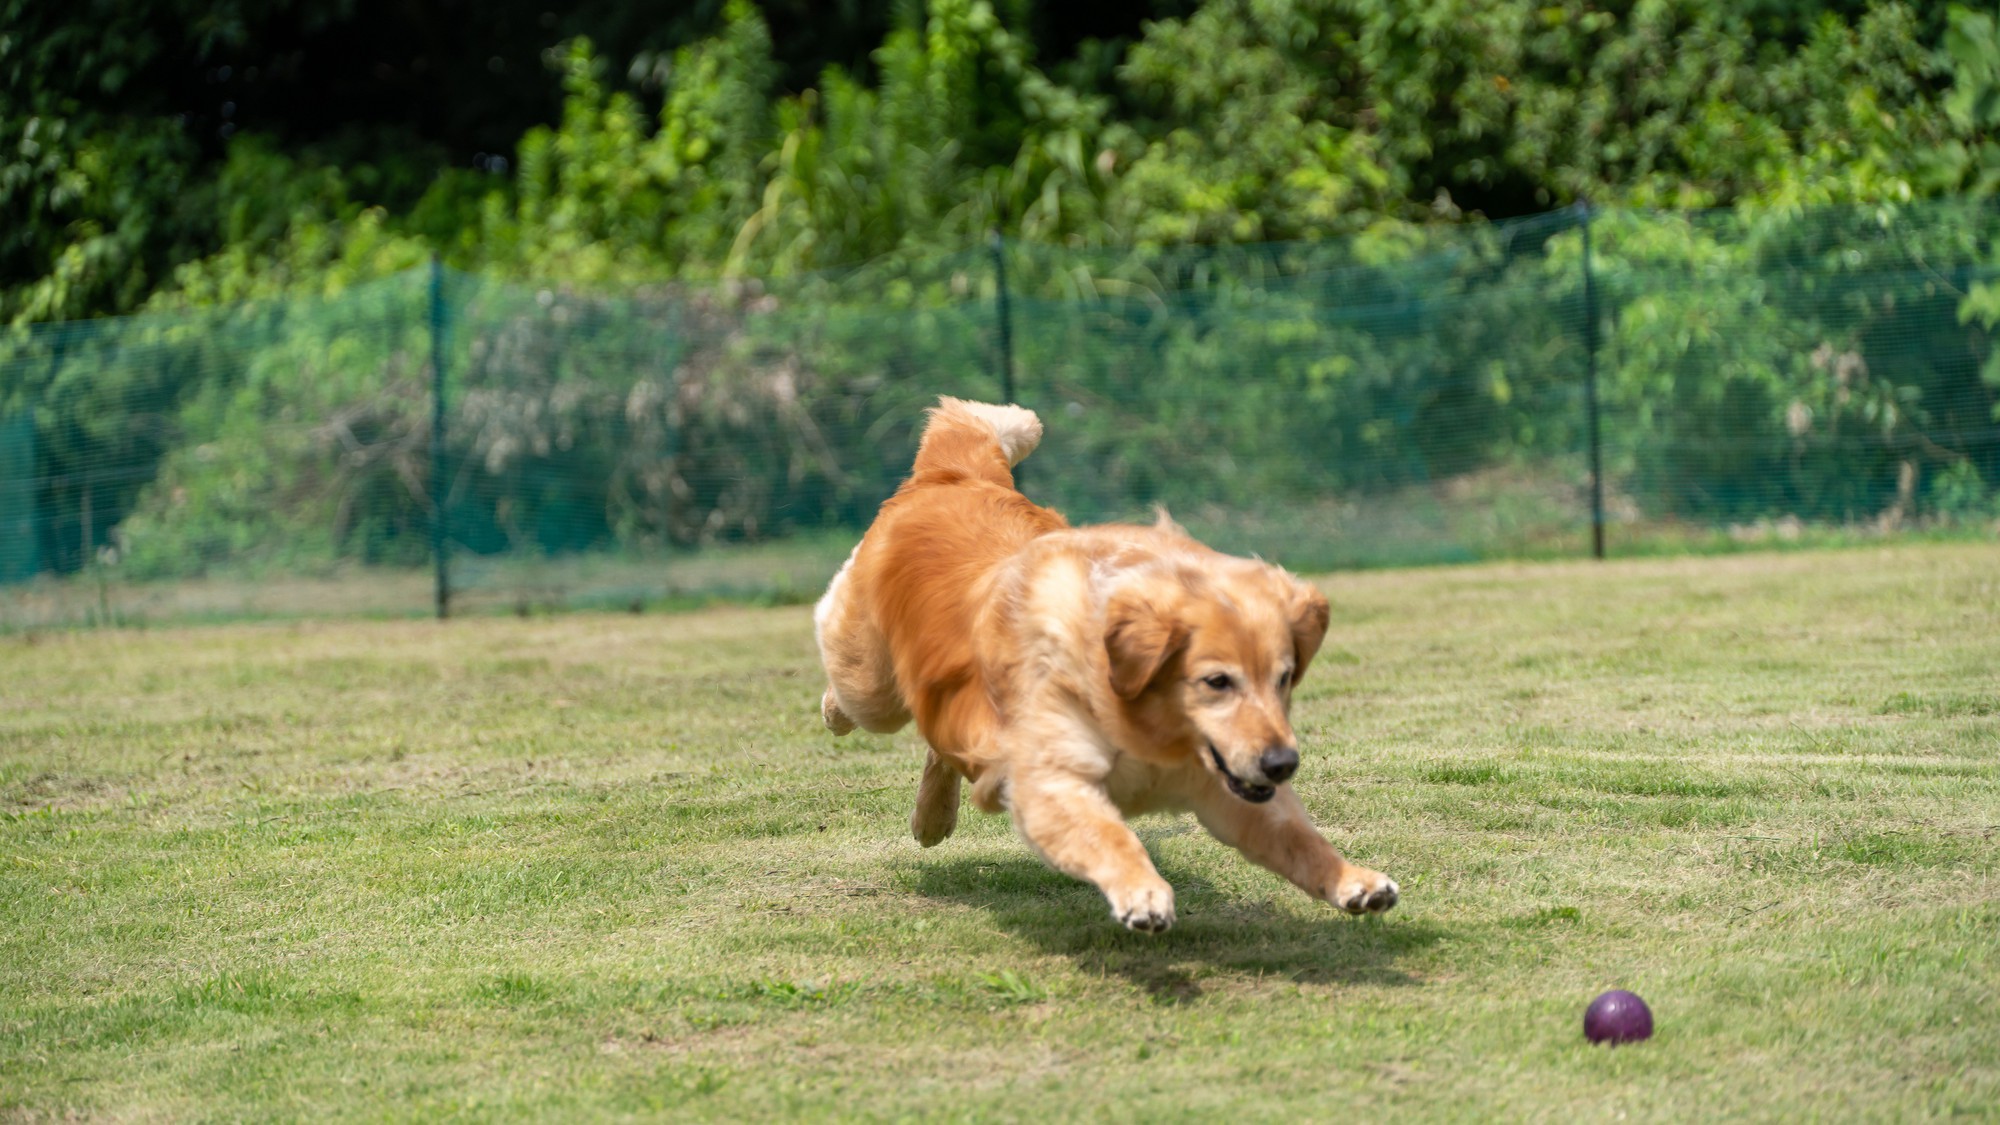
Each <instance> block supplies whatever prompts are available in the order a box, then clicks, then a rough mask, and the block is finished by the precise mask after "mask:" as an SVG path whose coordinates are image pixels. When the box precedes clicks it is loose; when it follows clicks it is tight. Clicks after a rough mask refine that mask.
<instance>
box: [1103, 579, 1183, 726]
mask: <svg viewBox="0 0 2000 1125" xmlns="http://www.w3.org/2000/svg"><path fill="white" fill-rule="evenodd" d="M1187 640H1188V626H1187V623H1186V622H1185V621H1182V620H1181V615H1180V614H1179V613H1178V612H1177V611H1176V610H1175V608H1174V607H1173V605H1171V604H1170V602H1169V601H1168V599H1164V598H1159V597H1156V596H1148V592H1147V591H1144V590H1126V591H1123V592H1121V593H1119V594H1117V595H1115V596H1114V597H1113V598H1112V599H1111V604H1109V605H1108V606H1106V607H1105V611H1104V651H1105V653H1106V654H1107V655H1108V656H1109V657H1110V661H1111V690H1112V691H1115V692H1117V693H1118V698H1120V699H1137V698H1138V697H1139V693H1140V692H1143V691H1145V690H1146V685H1147V684H1150V683H1152V682H1153V677H1155V676H1157V675H1159V674H1160V669H1161V667H1162V666H1164V665H1165V664H1166V662H1167V661H1168V660H1169V659H1171V658H1172V657H1173V655H1174V654H1175V653H1176V652H1179V651H1180V649H1181V646H1182V645H1185V644H1186V643H1187Z"/></svg>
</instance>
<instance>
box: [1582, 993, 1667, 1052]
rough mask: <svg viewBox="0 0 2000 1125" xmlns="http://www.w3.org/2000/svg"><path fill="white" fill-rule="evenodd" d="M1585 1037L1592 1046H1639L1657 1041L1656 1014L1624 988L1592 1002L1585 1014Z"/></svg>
mask: <svg viewBox="0 0 2000 1125" xmlns="http://www.w3.org/2000/svg"><path fill="white" fill-rule="evenodd" d="M1583 1036H1584V1038H1586V1039H1588V1040H1590V1041H1591V1042H1592V1043H1637V1042H1638V1041H1639V1040H1641V1039H1650V1038H1652V1037H1653V1010H1652V1009H1651V1008H1648V1007H1646V1002H1645V1001H1644V1000H1641V999H1639V998H1638V997H1637V996H1634V995H1633V994H1632V993H1630V992H1627V991H1625V990H1624V989H1622V988H1617V989H1613V990H1611V991H1610V992H1607V993H1605V994H1604V995H1602V996H1599V997H1598V998H1597V999H1595V1000H1592V1001H1591V1002H1590V1007H1589V1008H1588V1009H1586V1010H1585V1011H1584V1013H1583Z"/></svg>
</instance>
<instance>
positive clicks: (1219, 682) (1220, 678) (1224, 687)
mask: <svg viewBox="0 0 2000 1125" xmlns="http://www.w3.org/2000/svg"><path fill="white" fill-rule="evenodd" d="M1201 682H1202V683H1204V684H1207V685H1208V686H1209V687H1212V688H1214V689H1215V690H1217V691H1228V690H1229V689H1230V688H1233V687H1235V686H1236V681H1235V680H1232V679H1230V678H1229V677H1228V676H1226V675H1223V674H1222V673H1221V672H1217V673H1216V674H1215V675H1213V676H1203V677H1202V678H1201Z"/></svg>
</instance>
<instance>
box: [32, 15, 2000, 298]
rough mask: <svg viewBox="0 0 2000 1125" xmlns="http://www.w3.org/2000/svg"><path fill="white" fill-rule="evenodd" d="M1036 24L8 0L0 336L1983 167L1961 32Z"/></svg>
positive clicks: (1877, 24) (1911, 180) (1774, 26)
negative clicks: (331, 286) (988, 243)
mask: <svg viewBox="0 0 2000 1125" xmlns="http://www.w3.org/2000/svg"><path fill="white" fill-rule="evenodd" d="M1092 7H1093V8H1095V7H1098V6H1092ZM1065 10H1066V9H1065V8H1064V6H1060V5H1050V4H1039V3H1035V2H1032V0H1014V2H1012V3H1008V2H1002V3H1000V4H998V5H997V6H996V5H994V4H990V3H988V0H932V2H931V3H928V4H924V5H917V4H913V3H903V4H896V5H886V4H866V3H860V4H854V5H837V6H818V5H806V4H798V3H786V2H774V3H771V4H769V5H768V6H767V7H766V8H764V9H760V8H759V7H758V6H756V5H755V4H753V3H751V2H750V0H728V2H727V3H708V4H699V5H695V6H693V7H692V8H691V9H689V10H688V11H687V12H685V13H684V14H683V15H681V16H680V17H678V18H676V19H673V20H669V21H666V22H665V23H663V24H660V25H657V26H641V23H642V21H641V20H640V19H639V18H638V17H637V16H636V15H634V14H633V12H632V11H631V10H630V9H628V8H625V7H622V6H617V5H612V4H608V3H598V4H587V5H583V6H580V7H576V8H575V9H573V10H570V11H568V12H566V13H565V14H563V15H561V16H558V15H557V14H556V13H553V12H543V11H541V10H540V9H539V8H538V7H537V6H536V5H533V4H526V5H524V4H519V3H500V4H495V5H482V6H481V11H480V14H479V16H478V18H473V15H472V13H471V12H470V11H458V10H457V9H456V7H455V6H454V5H452V4H449V3H442V4H439V5H436V6H434V7H428V8H426V7H415V6H409V5H388V4H370V3H330V2H325V0H238V3H236V4H233V5H224V6H222V7H219V8H218V7H216V6H213V5H191V4H187V3H185V2H184V0H152V2H151V3H148V4H143V5H130V4H111V3H107V2H104V0H92V2H86V3H80V4H76V5H69V6H58V5H49V4H41V3H35V2H34V0H4V12H0V14H3V15H4V19H0V27H4V28H5V29H6V30H5V31H0V133H4V136H0V154H4V155H0V161H3V162H4V163H0V315H4V317H5V318H6V319H9V320H14V321H35V320H49V319H63V318H74V317H80V316H87V315H93V314H99V313H105V312H118V311H124V310H129V309H132V308H134V307H137V306H139V305H140V304H143V303H144V302H146V301H147V300H148V299H167V298H166V297H165V296H164V295H166V294H175V293H179V292H181V291H183V290H185V291H188V292H189V293H190V295H192V296H195V297H196V298H197V299H207V298H213V297H216V296H224V295H232V294H240V293H244V292H249V291H253V290H257V289H260V288H270V287H275V286H279V285H286V286H292V285H297V284H301V283H318V282H319V280H320V277H321V274H322V273H324V272H326V271H328V270H332V271H335V272H339V271H340V270H342V269H347V270H352V269H353V268H354V267H355V265H356V263H357V261H358V260H361V259H368V258H372V257H374V256H375V255H377V254H379V253H380V252H381V251H380V249H379V247H378V246H377V243H379V242H380V241H381V240H382V239H384V238H385V237H393V238H395V239H401V240H406V241H407V242H408V244H409V247H408V249H407V251H406V255H409V254H416V253H419V252H420V248H421V247H423V246H426V245H430V244H441V245H444V246H446V247H448V248H449V249H450V251H451V255H452V259H453V261H454V262H456V263H457V264H460V265H463V266H468V267H478V268H492V269H498V270H501V271H503V272H507V273H512V274H516V275H540V276H565V277H579V276H609V275H620V274H626V275H634V276H643V277H647V278H659V277H661V276H666V275H675V274H687V273H694V274H699V275H707V274H712V273H715V272H720V271H735V272H742V273H749V274H770V273H781V272H786V271H796V270H801V269H811V268H817V267H825V266H831V265H840V264H844V263H848V262H853V261H858V260H863V259H867V258H871V257H874V256H876V255H879V254H882V253H885V252H889V251H894V250H924V249H939V248H942V249H958V248H960V247H963V246H965V245H967V244H969V243H971V242H973V241H974V240H976V239H977V238H979V237H981V236H982V235H983V234H984V232H986V231H987V230H989V229H1000V230H1003V231H1007V232H1009V233H1015V234H1018V235H1020V236H1021V237H1024V238H1028V239H1033V240H1039V241H1056V242H1062V243H1065V244H1072V245H1074V244H1087V245H1126V244H1131V243H1134V242H1160V243H1181V242H1231V241H1245V240H1270V239H1291V238H1315V237H1324V236H1327V235H1329V234H1335V233H1344V232H1351V231H1354V230H1358V229H1361V228H1363V227H1365V226H1367V225H1368V224H1369V223H1371V222H1373V221H1376V220H1378V219H1381V218H1383V217H1391V218H1398V219H1410V220H1429V219H1432V218H1434V217H1439V216H1442V217H1446V218H1456V217H1457V216H1459V215H1461V214H1483V215H1486V216H1488V217H1493V218H1500V217H1507V216H1511V215H1518V214H1525V213H1530V212H1534V211H1540V210H1546V209H1550V208H1553V207H1557V206H1560V205H1562V204H1565V203H1568V202H1571V201H1573V200H1576V199H1579V198H1590V199H1593V200H1595V201H1597V202H1599V203H1602V204H1615V203H1620V202H1629V203H1637V204H1647V205H1664V206H1671V207H1689V206H1710V205H1718V204H1722V205H1726V204H1734V203H1746V202H1747V203H1765V204H1784V205H1798V204H1805V203H1813V202H1835V201H1848V200H1860V201H1888V202H1897V201H1905V200H1909V199H1915V198H1923V197H1930V196H1939V195H1952V194H1961V193H1967V192H1972V193H1980V192H1986V191H1989V190H1991V189H1992V188H1993V187H1994V186H1995V185H1996V182H2000V140H1997V139H1996V127H1997V126H2000V70H1996V67H2000V64H1996V62H1995V59H1996V57H2000V49H1996V48H2000V40H1996V38H1995V34H1994V21H1993V19H1992V17H1991V16H1990V15H1986V14H1982V13H1975V12H1973V11H1971V10H1961V9H1955V8H1954V9H1943V8H1940V7H1938V6H1934V5H1915V4H1906V3H1900V2H1894V0H1891V2H1874V3H1856V2H1852V0H1848V2H1841V0H1763V2H1760V3H1756V4H1741V3H1734V2H1730V3H1724V2H1721V0H1625V2H1617V0H1614V2H1608V3H1607V2H1586V0H1562V2H1555V3H1551V2H1549V0H1440V2H1437V3H1429V4H1423V5H1409V4H1404V3H1399V2H1391V0H1210V2H1208V3H1205V4H1201V5H1200V6H1199V7H1188V6H1185V5H1180V4H1171V3H1156V4H1145V3H1126V4H1114V5H1109V6H1108V7H1106V8H1105V10H1104V11H1103V12H1101V13H1099V14H1098V15H1097V16H1096V17H1095V20H1096V22H1095V23H1093V22H1092V21H1091V18H1090V17H1084V16H1076V15H1065V14H1063V13H1064V12H1065ZM1160 16H1167V17H1172V18H1151V19H1148V18H1146V17H1160ZM468 23H469V24H471V25H472V26H471V27H470V28H468V27H467V24H468ZM588 33H595V34H596V35H597V36H598V37H599V39H600V40H601V41H603V42H604V43H605V44H606V46H605V47H603V48H599V47H594V46H593V40H592V39H591V38H589V37H588ZM871 35H880V36H881V38H880V40H879V42H878V43H877V44H876V45H875V46H874V48H873V49H872V51H870V50H868V49H867V47H866V42H867V37H869V36H871ZM1038 36H1039V37H1040V39H1039V40H1038ZM537 51H539V52H540V54H541V56H542V57H541V58H540V59H539V60H538V59H537V58H536V57H535V53H536V52H537ZM614 76H615V77H614ZM538 119H539V120H541V121H542V123H541V124H536V123H535V122H536V121H537V120H538ZM508 122H513V123H514V125H513V126H512V128H513V129H514V131H513V132H509V133H505V134H504V135H501V133H502V131H503V130H505V129H507V128H509V126H508V124H507V123H508ZM474 146H478V147H477V150H476V151H469V150H472V149H473V148H474ZM356 240H359V241H360V242H362V243H364V244H366V245H367V246H368V247H369V248H370V249H368V250H365V251H357V250H356V249H355V248H354V247H352V246H351V245H350V243H351V242H353V241H356ZM399 260H401V259H400V257H399V256H398V255H395V254H391V255H389V257H388V258H386V259H383V260H381V261H379V262H376V263H374V268H387V267H389V266H392V265H393V264H394V263H395V262H397V261H399Z"/></svg>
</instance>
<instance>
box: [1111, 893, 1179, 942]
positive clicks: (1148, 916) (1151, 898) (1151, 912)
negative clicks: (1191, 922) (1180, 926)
mask: <svg viewBox="0 0 2000 1125" xmlns="http://www.w3.org/2000/svg"><path fill="white" fill-rule="evenodd" d="M1111 916H1112V917H1113V918H1116V919H1118V921H1120V922H1121V923H1123V924H1124V926H1125V928H1126V929H1128V930H1137V931H1138V932H1140V933H1142V934H1159V933H1165V932H1166V931H1167V930H1168V929H1169V928H1170V927H1172V926H1173V924H1174V891H1173V888H1172V887H1169V886H1167V885H1165V884H1164V883H1163V884H1161V885H1160V886H1158V887H1148V888H1146V889H1145V890H1142V891H1135V892H1131V893H1128V894H1124V895H1120V896H1117V897H1114V898H1113V899H1112V900H1111Z"/></svg>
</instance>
